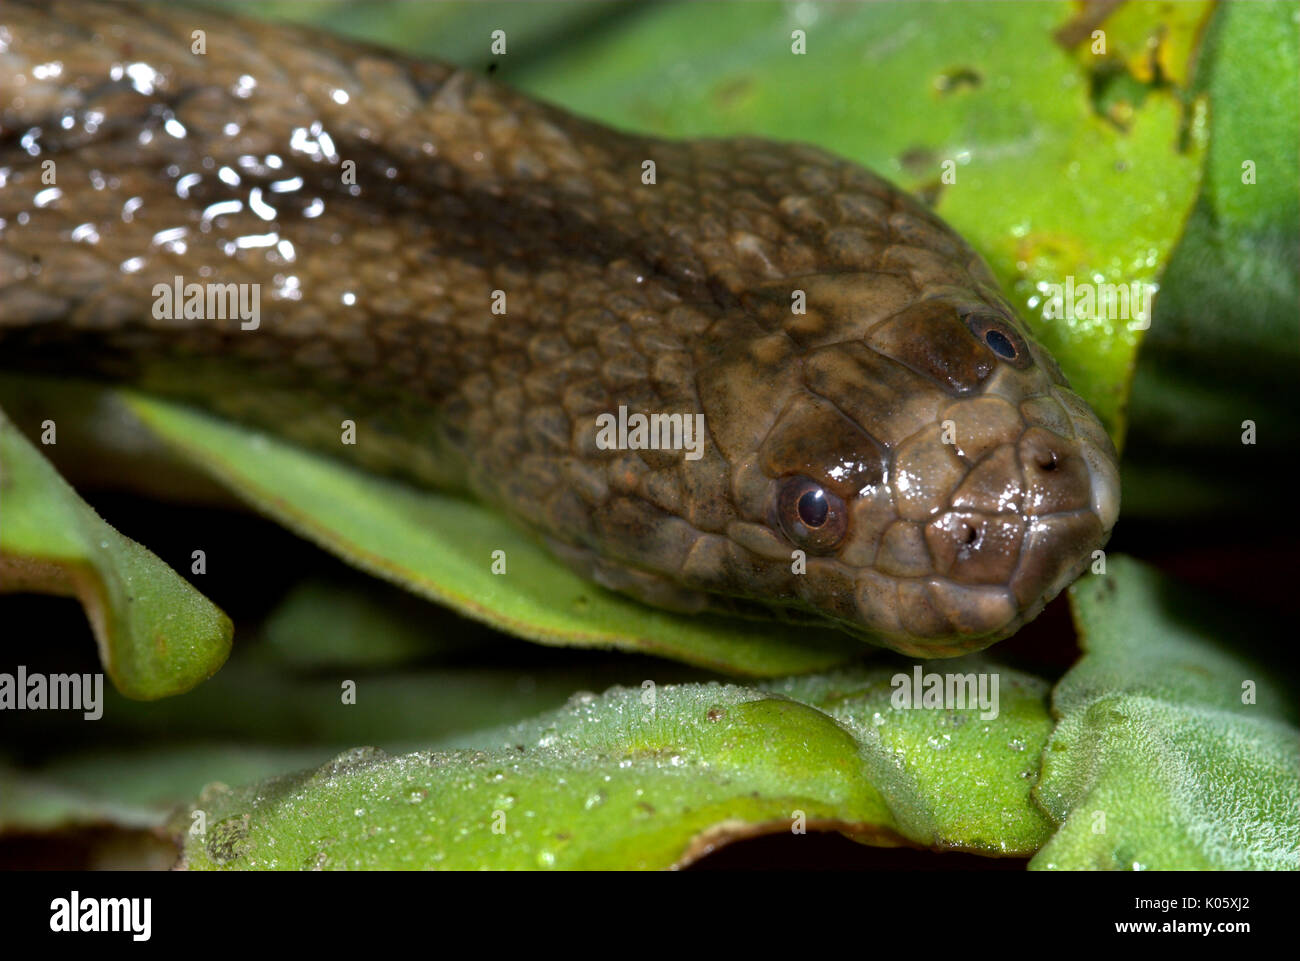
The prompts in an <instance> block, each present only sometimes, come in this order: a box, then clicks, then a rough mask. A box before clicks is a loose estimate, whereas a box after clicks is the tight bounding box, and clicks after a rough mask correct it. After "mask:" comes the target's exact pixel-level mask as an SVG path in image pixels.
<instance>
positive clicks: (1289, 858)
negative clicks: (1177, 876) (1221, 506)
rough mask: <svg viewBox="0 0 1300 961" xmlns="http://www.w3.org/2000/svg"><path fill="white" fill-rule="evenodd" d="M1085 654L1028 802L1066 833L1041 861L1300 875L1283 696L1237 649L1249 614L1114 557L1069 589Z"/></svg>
mask: <svg viewBox="0 0 1300 961" xmlns="http://www.w3.org/2000/svg"><path fill="white" fill-rule="evenodd" d="M1071 601H1072V603H1073V606H1074V614H1075V620H1076V622H1077V626H1078V629H1079V635H1080V642H1081V644H1082V646H1083V649H1084V652H1085V654H1084V657H1083V659H1082V660H1081V661H1080V662H1079V663H1078V664H1077V665H1076V666H1075V667H1074V668H1073V669H1071V670H1070V672H1069V673H1068V674H1066V675H1065V677H1064V678H1063V679H1062V680H1061V682H1060V683H1059V684H1058V685H1057V687H1056V690H1055V691H1054V692H1053V696H1052V711H1053V714H1054V715H1056V716H1057V717H1058V718H1059V719H1060V720H1059V724H1058V725H1057V728H1056V731H1055V732H1054V733H1053V734H1052V738H1051V740H1050V742H1049V743H1048V746H1047V752H1046V754H1045V755H1044V764H1043V776H1042V779H1041V781H1040V782H1039V784H1038V786H1037V787H1036V788H1035V790H1034V796H1035V798H1036V799H1037V800H1038V801H1039V802H1040V803H1041V804H1042V806H1043V807H1044V809H1045V810H1047V811H1048V813H1049V814H1051V816H1052V818H1053V819H1054V820H1055V821H1057V822H1058V823H1060V825H1061V827H1060V830H1059V831H1058V832H1057V833H1056V835H1055V836H1054V837H1053V838H1052V840H1051V842H1050V843H1049V844H1047V846H1046V847H1044V848H1043V849H1042V850H1041V851H1040V852H1039V853H1038V855H1037V856H1036V857H1035V858H1034V860H1033V862H1032V863H1031V865H1030V866H1031V867H1034V868H1046V869H1051V868H1064V869H1080V868H1111V869H1120V868H1122V869H1129V868H1131V869H1135V870H1140V869H1162V868H1164V869H1179V870H1188V869H1242V868H1249V869H1260V868H1274V869H1276V868H1291V869H1295V868H1300V854H1298V852H1300V804H1297V798H1300V730H1297V727H1296V721H1297V710H1296V706H1295V700H1294V697H1293V694H1292V692H1291V691H1290V690H1289V689H1288V688H1287V687H1286V686H1285V685H1283V684H1280V683H1278V682H1277V681H1276V680H1275V679H1274V678H1273V677H1272V676H1271V675H1270V673H1269V672H1268V671H1266V670H1264V669H1263V668H1261V667H1259V666H1258V665H1256V664H1253V663H1251V662H1250V661H1249V660H1248V659H1247V658H1245V657H1243V656H1242V655H1240V654H1239V653H1237V652H1235V651H1234V650H1232V645H1233V642H1234V640H1235V639H1237V638H1240V637H1241V635H1242V634H1243V632H1245V631H1247V630H1249V625H1251V624H1252V621H1253V618H1252V617H1251V615H1250V614H1248V613H1245V612H1226V611H1222V610H1218V609H1216V608H1214V607H1211V605H1209V604H1207V603H1206V602H1205V601H1204V600H1203V599H1202V598H1200V597H1198V596H1197V595H1196V594H1195V593H1194V592H1192V591H1190V590H1187V589H1183V588H1178V587H1177V586H1176V585H1174V584H1173V583H1171V582H1170V581H1168V580H1167V579H1165V578H1164V577H1162V576H1161V575H1160V574H1158V573H1157V572H1155V571H1154V570H1152V569H1151V568H1149V567H1146V566H1144V565H1142V564H1139V563H1138V562H1136V561H1133V560H1131V559H1129V558H1125V557H1112V558H1111V559H1110V571H1109V573H1108V574H1106V575H1103V576H1099V577H1098V576H1093V577H1088V578H1086V579H1084V580H1082V581H1080V582H1078V583H1077V584H1075V586H1074V587H1073V588H1071Z"/></svg>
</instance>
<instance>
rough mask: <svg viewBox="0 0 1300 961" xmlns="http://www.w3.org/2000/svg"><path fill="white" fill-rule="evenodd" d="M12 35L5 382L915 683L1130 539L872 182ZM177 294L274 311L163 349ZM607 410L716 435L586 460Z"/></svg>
mask: <svg viewBox="0 0 1300 961" xmlns="http://www.w3.org/2000/svg"><path fill="white" fill-rule="evenodd" d="M0 12H2V15H0V23H2V24H3V25H4V28H3V32H0V45H2V46H3V49H0V170H3V177H4V181H5V182H4V186H3V187H0V221H2V222H3V226H0V366H4V367H8V368H11V369H12V368H16V369H20V370H29V371H31V370H47V371H53V372H57V373H73V372H76V373H90V374H94V375H97V376H103V377H109V378H114V379H122V380H129V381H132V382H134V383H137V384H139V385H141V386H142V387H144V388H145V389H148V390H152V391H156V392H159V393H162V394H165V395H168V396H172V397H176V398H180V399H183V400H186V401H189V402H192V403H195V404H198V405H201V406H204V407H206V408H209V409H211V410H214V411H216V412H217V413H220V414H222V415H224V416H227V417H230V418H234V419H238V420H241V421H245V422H248V423H251V424H255V425H258V426H260V427H263V428H266V429H269V430H273V431H276V432H278V433H280V434H282V435H284V436H286V437H288V438H289V439H291V440H295V441H297V442H299V443H302V444H306V445H309V446H313V447H317V448H320V449H322V450H326V451H328V452H330V453H333V454H335V455H337V456H346V457H350V458H352V459H354V460H355V461H358V462H359V463H361V464H362V465H364V466H366V467H367V468H369V469H372V470H377V471H385V472H391V473H397V474H401V475H404V476H406V477H408V478H410V479H412V480H414V481H415V482H417V483H421V484H427V485H432V486H438V487H445V488H454V489H457V490H461V491H464V492H466V493H467V494H469V495H470V496H473V497H476V498H479V499H481V500H482V501H484V502H486V503H488V504H490V505H493V506H495V507H496V508H498V509H500V510H502V511H503V512H505V513H507V514H508V515H510V516H512V517H513V518H515V519H516V520H517V521H518V522H520V523H521V524H523V525H525V526H526V527H528V528H529V529H531V530H532V531H534V532H535V533H536V534H537V535H538V536H540V537H541V538H542V539H543V540H545V541H546V543H548V544H549V545H551V547H552V549H553V550H555V552H556V553H557V555H558V556H560V557H562V558H563V559H565V560H566V561H567V562H569V563H571V564H574V565H576V566H577V567H578V568H579V569H580V570H581V571H583V572H584V573H585V574H587V575H588V576H590V577H592V578H593V579H594V580H596V581H597V582H599V583H601V584H604V585H606V586H609V587H611V588H613V589H616V590H621V591H625V592H628V593H630V594H632V595H634V596H637V597H639V598H641V599H642V600H645V601H647V602H649V603H652V604H659V605H662V606H668V607H673V608H677V609H685V610H701V609H704V608H707V607H718V608H725V609H739V610H746V611H750V612H752V611H753V610H755V609H758V608H767V609H770V610H774V612H775V613H778V614H780V615H781V616H785V617H791V618H794V619H802V620H807V619H810V618H811V619H821V620H823V621H829V622H831V623H834V624H836V625H838V626H839V627H842V628H844V629H846V630H849V631H853V632H856V633H858V634H860V635H862V636H864V637H865V638H866V639H868V640H871V641H873V642H875V643H880V644H884V645H887V646H890V647H893V648H896V649H898V650H902V651H907V652H911V653H915V654H919V655H922V656H941V655H950V654H956V653H960V652H962V651H966V650H971V649H977V648H980V647H983V646H985V645H987V644H989V643H992V642H993V641H995V640H997V639H998V638H1000V637H1004V636H1006V635H1007V634H1009V633H1011V632H1012V631H1014V630H1015V629H1016V628H1017V627H1018V626H1019V625H1020V624H1022V623H1024V621H1025V620H1027V619H1028V618H1030V617H1032V616H1034V614H1036V613H1037V611H1038V610H1039V609H1041V607H1042V605H1043V604H1044V603H1045V602H1046V600H1047V599H1049V598H1050V597H1051V596H1052V595H1054V594H1055V593H1056V592H1058V591H1059V590H1060V589H1061V588H1062V587H1064V586H1065V584H1066V583H1068V582H1069V580H1070V579H1071V578H1072V577H1073V576H1074V575H1075V574H1076V573H1077V572H1078V571H1079V570H1080V569H1081V568H1082V566H1083V565H1085V564H1086V563H1087V561H1088V559H1089V557H1090V556H1091V553H1092V551H1094V550H1095V549H1097V548H1099V547H1100V546H1101V545H1102V544H1103V543H1104V542H1105V539H1106V537H1107V536H1108V534H1109V532H1110V529H1111V527H1112V525H1113V523H1114V520H1115V514H1116V511H1117V509H1118V502H1117V498H1118V494H1117V490H1118V476H1117V472H1116V466H1115V458H1114V451H1113V449H1112V448H1111V446H1110V442H1109V440H1108V439H1107V438H1106V435H1105V432H1104V430H1102V428H1101V425H1100V424H1099V423H1098V422H1097V420H1096V418H1095V416H1094V415H1093V414H1092V412H1091V411H1090V410H1088V408H1087V406H1086V405H1085V404H1084V403H1083V402H1082V401H1081V400H1079V399H1078V398H1077V397H1076V396H1075V395H1073V394H1072V393H1070V392H1069V390H1068V388H1067V387H1066V385H1065V383H1064V381H1063V379H1062V378H1061V375H1060V372H1059V370H1058V369H1057V368H1056V365H1055V363H1054V362H1052V361H1051V359H1050V358H1049V357H1048V356H1047V355H1046V353H1045V352H1044V351H1043V350H1042V349H1041V347H1039V346H1038V345H1037V344H1035V343H1034V341H1033V339H1032V337H1031V336H1030V334H1029V331H1028V329H1027V328H1026V326H1025V325H1024V324H1023V322H1022V321H1021V320H1020V319H1019V318H1018V317H1017V316H1016V315H1015V313H1014V311H1013V310H1012V309H1011V307H1010V306H1009V305H1008V304H1007V302H1006V301H1005V300H1004V299H1003V298H1002V296H1001V295H1000V294H999V293H998V291H997V288H996V284H995V283H994V281H993V278H992V276H991V275H990V274H989V272H988V270H987V268H986V267H985V266H984V264H983V263H982V262H981V261H980V260H979V258H978V257H977V256H976V255H975V254H974V253H973V252H972V251H971V250H970V248H969V247H967V245H966V244H965V243H964V242H963V241H962V240H961V238H959V237H958V236H957V235H955V234H954V233H953V232H952V231H951V230H950V229H949V228H948V227H947V226H946V225H944V224H943V222H942V221H940V220H939V219H938V218H937V217H936V216H935V215H934V214H933V213H931V212H930V211H928V210H926V209H925V208H923V207H922V206H920V205H919V204H918V203H916V202H915V201H913V200H912V199H911V198H909V197H907V196H906V195H904V194H902V193H901V192H899V191H898V190H896V189H895V188H894V187H892V186H891V185H889V184H888V183H886V182H885V181H883V180H881V179H880V178H878V177H876V176H874V175H873V174H871V173H869V172H867V171H865V170H863V169H861V168H859V167H857V166H854V165H853V164H851V163H848V162H846V161H843V160H840V159H838V158H835V157H833V156H831V155H829V154H827V153H825V152H823V151H821V150H817V149H814V148H812V147H805V146H800V145H793V144H775V143H769V142H766V141H761V140H752V139H733V140H700V141H680V142H669V141H663V140H656V139H652V138H646V137H637V136H633V135H628V134H623V133H618V132H615V131H612V130H608V129H606V128H603V127H600V126H598V125H596V124H593V123H589V122H586V121H583V120H580V119H578V118H575V117H573V116H570V115H569V114H566V113H564V112H562V111H560V110H557V109H555V108H552V107H549V106H546V105H543V104H540V103H537V102H535V101H532V100H529V99H527V98H525V97H523V96H521V95H519V94H517V93H514V92H512V91H510V90H508V89H506V88H503V87H501V86H498V85H496V84H493V83H491V82H488V81H486V80H484V79H482V78H478V77H475V76H472V75H470V74H467V73H464V72H461V71H459V70H456V69H455V68H453V67H448V66H444V65H441V64H431V63H422V62H418V61H414V60H411V59H408V58H405V57H402V56H399V55H396V54H392V53H390V52H387V51H383V50H379V49H376V48H373V47H368V46H365V45H361V44H353V43H348V42H344V41H341V40H338V39H335V38H332V37H328V36H323V35H321V34H318V33H314V32H311V31H307V30H302V29H297V28H292V27H279V26H268V25H265V24H261V23H256V24H255V23H251V22H247V21H241V20H237V19H231V18H227V17H224V16H221V15H219V14H215V13H209V12H201V11H173V10H166V9H164V8H161V7H138V6H133V5H115V4H104V3H96V2H87V0H54V2H48V3H46V2H31V3H29V2H14V0H3V2H0ZM197 28H202V29H203V30H205V31H206V36H207V53H206V55H204V56H196V55H193V54H191V53H190V50H189V46H190V42H191V32H192V31H193V30H195V29H197ZM54 65H57V66H54ZM44 160H54V161H55V162H56V164H57V192H51V190H50V185H48V184H43V183H42V182H41V169H42V168H41V163H42V161H44ZM646 160H653V161H654V162H655V164H656V171H657V182H656V183H655V184H653V185H646V184H643V183H642V181H641V174H642V164H643V162H644V161H646ZM344 161H353V162H355V164H356V178H355V180H356V183H355V185H351V184H348V183H345V182H344V179H343V177H342V173H343V167H342V165H343V163H344ZM177 275H180V276H182V277H183V278H184V281H185V282H187V283H208V282H211V283H222V284H226V283H235V284H255V285H260V287H259V290H260V293H261V318H260V326H259V327H258V328H257V329H256V330H243V329H240V326H239V321H238V319H230V320H224V321H223V320H220V319H215V318H204V319H198V318H194V319H177V320H159V319H156V318H155V317H154V316H153V312H152V307H153V304H154V295H153V289H154V286H155V284H160V283H161V284H171V283H172V280H173V278H174V277H175V276H177ZM494 291H503V292H504V294H505V296H506V311H505V313H504V314H501V313H494V312H493V311H492V309H491V305H492V301H493V296H494ZM795 291H802V292H803V297H804V298H805V301H806V309H805V310H804V311H803V312H796V311H794V310H793V309H792V305H793V300H792V298H793V297H794V295H795ZM620 405H623V406H626V407H627V408H628V410H629V411H631V412H641V413H645V414H653V413H684V414H687V415H690V414H694V413H700V414H703V415H704V418H705V424H706V435H705V437H704V449H703V456H702V457H701V458H700V459H698V460H690V459H687V458H686V457H685V456H684V453H683V452H682V451H677V450H672V451H657V450H639V451H638V450H604V449H601V448H600V446H599V445H598V444H597V443H596V418H597V416H598V415H600V414H602V413H615V412H617V409H618V407H619V406H620ZM344 417H351V418H353V419H355V420H357V421H358V424H359V425H360V436H361V442H360V443H359V444H357V445H356V447H354V448H353V447H349V448H346V449H343V450H340V447H339V445H338V443H337V436H338V433H337V427H338V422H339V420H341V419H342V418H344ZM801 564H802V565H806V573H795V571H794V570H793V569H792V568H799V567H800V565H801Z"/></svg>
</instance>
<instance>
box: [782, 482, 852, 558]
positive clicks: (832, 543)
mask: <svg viewBox="0 0 1300 961" xmlns="http://www.w3.org/2000/svg"><path fill="white" fill-rule="evenodd" d="M776 507H777V520H778V522H779V523H780V525H781V530H783V531H784V532H785V536H786V537H788V538H790V540H791V541H792V542H794V543H795V544H796V545H798V546H799V547H802V548H804V549H806V550H809V551H812V552H814V553H817V554H824V553H829V552H830V551H833V550H835V548H836V547H838V546H839V543H840V541H842V540H844V533H845V531H847V530H848V526H849V518H848V511H847V510H846V509H845V507H844V501H842V500H840V498H839V497H837V496H836V495H835V494H833V493H831V492H830V491H828V490H827V489H826V488H824V487H822V486H821V485H820V484H818V483H817V482H816V481H814V480H810V479H809V478H807V477H789V478H786V479H785V480H784V481H782V482H781V492H780V494H779V495H778V497H777V505H776Z"/></svg>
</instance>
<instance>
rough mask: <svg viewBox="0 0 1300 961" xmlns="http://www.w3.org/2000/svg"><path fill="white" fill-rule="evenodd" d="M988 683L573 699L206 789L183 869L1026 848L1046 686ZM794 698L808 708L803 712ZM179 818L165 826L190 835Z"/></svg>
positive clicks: (874, 679)
mask: <svg viewBox="0 0 1300 961" xmlns="http://www.w3.org/2000/svg"><path fill="white" fill-rule="evenodd" d="M943 666H944V669H945V670H946V671H953V672H957V671H962V672H991V673H993V674H996V675H997V676H998V677H999V678H1000V694H999V706H1000V713H999V714H998V716H997V717H996V718H992V719H989V720H982V719H981V718H980V711H979V709H978V708H968V709H962V710H946V709H917V710H909V709H906V708H903V707H895V706H893V705H892V704H891V697H892V695H893V693H894V687H893V686H892V685H891V678H892V676H893V675H894V674H895V673H896V672H900V671H902V672H905V673H908V674H909V675H910V672H911V670H912V665H911V664H910V663H908V662H905V661H902V660H901V659H897V660H894V661H893V666H890V667H877V668H872V669H867V668H857V669H853V670H852V671H844V672H836V673H833V674H831V675H829V676H824V677H820V678H815V679H811V678H810V679H793V680H785V681H781V682H773V683H771V684H768V685H765V686H762V687H759V688H743V687H737V686H733V685H721V684H717V683H711V684H685V685H666V686H661V687H657V688H656V687H654V686H653V685H652V684H650V683H649V682H647V684H646V685H643V687H642V688H641V689H635V688H633V689H629V688H613V689H611V690H610V691H608V692H606V693H605V694H604V695H603V696H600V697H597V696H595V695H591V694H579V695H575V697H574V698H573V700H572V701H571V702H570V703H569V704H568V705H567V706H566V707H564V708H563V709H561V710H558V711H554V712H551V713H549V714H546V715H543V716H542V717H540V718H538V719H537V720H535V721H531V722H528V723H525V724H521V725H518V726H515V727H510V728H505V729H498V730H496V731H490V732H486V733H484V734H480V735H475V736H473V737H471V738H463V737H462V738H457V739H456V743H457V744H458V745H460V749H458V750H443V751H437V752H419V753H414V754H407V755H402V756H397V757H393V756H390V755H387V754H385V753H384V752H382V751H378V750H377V749H373V748H362V749H357V750H355V751H351V752H348V753H347V754H345V755H343V756H341V757H339V758H338V759H336V760H335V761H334V762H332V763H331V764H328V765H326V766H325V767H323V768H320V769H318V770H316V771H312V772H305V773H302V774H297V775H291V776H288V777H284V778H279V779H275V780H273V781H270V782H266V783H262V784H258V785H255V786H252V787H248V788H243V789H239V790H233V791H232V790H229V789H215V790H209V791H207V792H205V794H204V796H203V797H202V798H201V799H200V800H199V802H198V803H197V805H196V809H198V810H202V811H203V812H204V816H205V819H206V824H207V831H206V833H205V834H204V835H203V836H201V837H200V836H197V835H191V834H187V835H186V837H185V845H186V856H187V859H188V863H189V866H190V867H191V868H302V867H325V868H430V867H441V868H472V867H494V868H552V867H556V868H664V867H670V866H673V865H675V864H681V863H684V862H688V861H690V860H692V859H694V858H696V857H698V856H700V855H702V854H703V853H706V852H707V851H708V850H710V849H711V848H712V847H714V846H716V845H718V844H721V843H724V842H726V841H728V840H731V839H734V838H738V837H745V836H749V835H753V834H757V833H765V832H772V831H789V830H792V828H793V827H795V826H796V825H798V824H800V823H805V824H807V825H809V826H811V827H813V828H818V827H820V828H834V829H838V830H842V831H844V832H845V833H847V834H849V835H850V836H852V837H855V838H857V839H859V840H863V841H866V842H869V843H877V844H900V843H910V844H915V845H918V846H922V847H931V848H936V849H961V850H968V851H975V852H979V853H985V854H999V855H1005V854H1025V853H1028V852H1030V851H1033V850H1035V849H1036V848H1037V847H1038V846H1039V845H1041V844H1042V843H1043V841H1045V840H1046V838H1047V836H1048V833H1049V822H1048V821H1047V820H1046V819H1045V818H1044V817H1043V815H1042V814H1041V812H1039V811H1038V810H1037V809H1036V808H1035V807H1034V806H1033V804H1031V803H1030V795H1029V792H1030V788H1031V786H1032V785H1033V783H1034V779H1035V776H1036V767H1037V762H1036V759H1037V757H1038V756H1039V753H1040V752H1041V750H1042V746H1043V744H1044V743H1045V741H1046V738H1047V735H1048V732H1049V729H1050V722H1049V719H1048V717H1047V706H1046V694H1047V691H1046V684H1045V683H1044V682H1042V681H1040V680H1038V679H1036V678H1033V677H1030V676H1028V675H1024V674H1020V673H1018V672H1015V671H1010V670H1007V669H1005V668H998V667H996V666H995V665H992V664H990V663H989V662H987V661H985V660H983V659H982V658H978V657H974V658H964V659H960V660H956V661H949V662H944V665H943ZM795 698H806V699H807V702H806V703H805V702H804V701H802V700H796V699H795ZM192 823H193V816H192V814H191V813H189V812H187V813H185V814H184V815H183V816H181V817H180V818H179V819H178V821H177V826H178V828H179V829H182V830H188V827H189V825H191V824H192Z"/></svg>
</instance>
